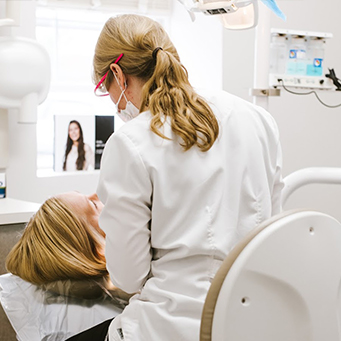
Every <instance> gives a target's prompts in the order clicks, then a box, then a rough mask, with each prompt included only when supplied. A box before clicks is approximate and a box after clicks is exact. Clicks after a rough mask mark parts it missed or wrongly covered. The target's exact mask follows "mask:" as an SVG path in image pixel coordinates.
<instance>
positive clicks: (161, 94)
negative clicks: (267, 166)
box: [93, 15, 219, 151]
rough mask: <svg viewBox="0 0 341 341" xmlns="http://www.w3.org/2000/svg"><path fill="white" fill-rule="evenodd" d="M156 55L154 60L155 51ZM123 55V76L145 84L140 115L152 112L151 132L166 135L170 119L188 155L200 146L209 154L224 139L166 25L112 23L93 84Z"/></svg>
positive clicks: (131, 19) (135, 19)
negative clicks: (221, 138)
mask: <svg viewBox="0 0 341 341" xmlns="http://www.w3.org/2000/svg"><path fill="white" fill-rule="evenodd" d="M158 47H161V48H162V49H160V50H159V51H157V55H156V56H153V51H154V50H155V49H156V48H158ZM121 53H123V58H122V59H121V60H120V61H119V62H118V64H119V66H120V67H121V69H122V71H123V73H124V74H127V75H131V76H135V77H137V78H139V79H141V80H143V81H144V82H145V84H144V86H143V88H142V105H141V107H140V112H143V111H145V110H150V112H151V113H152V115H153V118H152V120H151V125H150V128H151V130H152V131H153V132H154V133H155V134H157V135H159V136H161V137H162V138H167V137H166V136H164V135H163V134H162V133H161V131H160V128H162V126H163V124H164V121H165V120H164V119H163V117H164V116H163V115H165V116H169V117H170V120H171V127H172V131H173V132H174V133H175V134H176V135H177V136H179V137H180V138H181V142H180V144H181V146H182V147H183V148H184V150H188V149H190V148H191V147H192V146H194V145H196V146H197V147H199V148H200V150H201V151H207V150H209V149H210V148H211V147H212V145H213V143H214V141H215V140H216V139H217V137H218V134H219V125H218V122H217V119H216V117H215V115H214V114H213V112H212V110H211V108H210V106H209V105H208V104H207V102H206V101H205V100H204V99H203V98H202V97H200V96H199V95H198V94H197V93H196V92H195V91H194V89H193V87H192V86H191V84H190V83H189V80H188V74H187V70H186V69H185V67H184V66H183V65H182V64H181V62H180V58H179V56H178V53H177V51H176V49H175V47H174V45H173V43H172V42H171V40H170V39H169V37H168V35H167V33H166V32H165V30H164V29H163V28H162V26H161V25H160V24H159V23H157V22H156V21H154V20H152V19H150V18H148V17H144V16H139V15H121V16H117V17H114V18H110V19H109V20H108V21H107V22H106V23H105V25H104V27H103V29H102V32H101V34H100V36H99V38H98V41H97V45H96V49H95V55H94V60H93V80H94V83H96V84H97V83H98V82H99V81H100V79H101V78H102V77H103V76H104V74H105V73H106V72H107V71H108V70H109V68H110V64H111V63H113V61H114V60H115V59H116V58H117V57H118V56H119V55H120V54H121ZM112 81H113V74H112V72H109V73H108V75H107V78H106V80H105V82H104V87H105V88H106V89H109V87H110V84H111V82H112Z"/></svg>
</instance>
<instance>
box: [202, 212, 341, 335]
mask: <svg viewBox="0 0 341 341" xmlns="http://www.w3.org/2000/svg"><path fill="white" fill-rule="evenodd" d="M340 285H341V224H340V223H339V222H338V221H337V220H336V219H334V218H332V217H331V216H328V215H326V214H323V213H320V212H316V211H309V210H292V211H288V212H284V213H281V214H279V215H277V216H274V217H273V218H271V219H269V220H267V221H266V222H264V223H263V224H261V225H260V226H259V227H258V228H256V229H255V230H253V231H251V232H250V233H249V234H248V235H247V236H246V237H245V238H244V239H243V240H242V241H241V242H240V243H238V244H237V245H236V247H235V248H234V249H233V250H232V251H231V253H230V254H229V255H228V256H227V258H226V259H225V260H224V262H223V264H222V266H221V267H220V269H219V270H218V272H217V274H216V276H215V278H214V279H213V281H212V285H211V288H210V290H209V292H208V295H207V298H206V301H205V305H204V309H203V313H202V320H201V331H200V341H209V340H210V341H230V340H231V341H321V340H328V341H334V340H335V341H336V340H341V296H340V293H341V287H340Z"/></svg>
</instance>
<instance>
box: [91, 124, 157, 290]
mask: <svg viewBox="0 0 341 341" xmlns="http://www.w3.org/2000/svg"><path fill="white" fill-rule="evenodd" d="M97 194H98V197H99V199H100V200H101V201H102V202H103V203H104V208H103V211H102V213H101V215H100V219H99V224H100V227H101V228H102V229H103V231H104V232H105V233H106V247H105V255H106V261H107V269H108V271H109V274H110V277H111V280H112V282H113V283H114V285H116V286H117V287H118V288H121V289H122V290H124V291H126V292H127V293H134V292H137V291H139V290H140V289H141V288H142V286H143V284H144V282H145V281H146V279H147V277H148V274H149V272H150V264H151V246H150V217H151V195H152V184H151V181H150V177H149V174H148V172H147V169H146V167H145V165H144V163H143V160H142V158H141V156H140V154H139V152H138V149H137V147H136V146H135V145H134V144H133V142H132V140H131V139H130V138H129V137H128V136H127V135H125V134H124V133H123V132H120V131H118V132H116V133H115V134H113V135H112V136H111V138H110V139H109V140H108V142H107V144H106V147H105V150H104V152H103V155H102V160H101V170H100V178H99V184H98V189H97Z"/></svg>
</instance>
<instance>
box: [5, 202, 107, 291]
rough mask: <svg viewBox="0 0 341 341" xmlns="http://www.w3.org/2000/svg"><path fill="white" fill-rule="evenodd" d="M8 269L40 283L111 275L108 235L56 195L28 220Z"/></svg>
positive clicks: (10, 257) (37, 283) (11, 253)
mask: <svg viewBox="0 0 341 341" xmlns="http://www.w3.org/2000/svg"><path fill="white" fill-rule="evenodd" d="M6 268H7V270H8V271H9V272H11V273H12V274H14V275H17V276H19V277H21V278H22V279H24V280H26V281H28V282H30V283H33V284H36V285H43V284H47V283H50V282H54V281H58V280H66V279H75V280H82V279H90V278H97V277H98V278H99V277H103V276H107V275H108V272H107V270H106V264H105V257H104V237H103V236H101V235H100V234H99V233H98V232H96V230H95V229H94V228H93V227H92V226H91V225H89V223H88V222H87V221H85V220H84V219H83V218H82V217H79V216H77V215H75V214H74V213H73V212H72V211H71V210H70V209H69V208H68V206H67V205H66V203H65V202H63V200H61V199H59V198H55V197H53V198H50V199H48V200H46V201H45V202H44V204H43V205H42V206H41V207H40V208H39V210H38V211H37V212H36V214H35V215H34V216H33V217H32V218H31V219H30V221H29V222H28V224H27V226H26V227H25V230H24V232H23V235H22V236H21V238H20V240H19V241H18V242H17V244H16V245H15V246H14V247H13V249H12V250H11V251H10V253H9V254H8V256H7V258H6Z"/></svg>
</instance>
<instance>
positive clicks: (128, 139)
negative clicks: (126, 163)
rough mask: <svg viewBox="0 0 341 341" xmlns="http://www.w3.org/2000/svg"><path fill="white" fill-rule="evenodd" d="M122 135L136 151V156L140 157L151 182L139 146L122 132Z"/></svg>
mask: <svg viewBox="0 0 341 341" xmlns="http://www.w3.org/2000/svg"><path fill="white" fill-rule="evenodd" d="M120 133H121V135H122V136H124V138H125V139H126V140H127V141H128V143H129V144H131V145H132V147H133V148H132V149H133V150H134V152H135V154H137V156H138V158H139V160H140V162H141V164H142V167H143V169H144V171H145V176H146V178H147V179H148V180H149V181H150V177H149V172H148V170H147V167H146V165H145V163H144V161H143V158H142V155H141V154H140V152H139V150H138V148H137V146H136V145H135V144H134V142H133V141H132V140H131V138H130V137H129V136H128V135H127V134H125V133H124V132H122V131H121V132H120ZM136 163H137V162H136Z"/></svg>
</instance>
